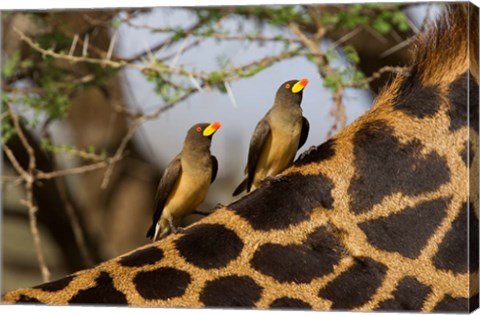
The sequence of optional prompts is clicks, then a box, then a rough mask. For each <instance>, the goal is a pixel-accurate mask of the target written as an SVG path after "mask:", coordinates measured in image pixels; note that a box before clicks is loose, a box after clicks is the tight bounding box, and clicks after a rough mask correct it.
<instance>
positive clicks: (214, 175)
mask: <svg viewBox="0 0 480 315" xmlns="http://www.w3.org/2000/svg"><path fill="white" fill-rule="evenodd" d="M210 158H211V159H212V180H211V182H210V183H213V181H214V180H215V178H217V172H218V161H217V158H216V157H215V156H214V155H210Z"/></svg>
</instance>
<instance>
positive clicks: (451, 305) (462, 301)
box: [433, 294, 478, 313]
mask: <svg viewBox="0 0 480 315" xmlns="http://www.w3.org/2000/svg"><path fill="white" fill-rule="evenodd" d="M476 297H477V299H478V295H477V296H476ZM471 302H472V301H470V300H469V299H467V298H454V297H452V296H450V295H448V294H447V295H445V297H444V298H443V300H441V301H440V302H438V303H437V305H435V308H434V309H433V310H434V311H439V312H462V313H469V312H471V311H473V310H474V308H472V306H473V303H471ZM477 305H478V301H477Z"/></svg>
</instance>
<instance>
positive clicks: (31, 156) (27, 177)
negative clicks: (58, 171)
mask: <svg viewBox="0 0 480 315" xmlns="http://www.w3.org/2000/svg"><path fill="white" fill-rule="evenodd" d="M7 107H8V112H9V114H10V117H11V118H12V121H13V125H14V127H15V130H16V133H17V136H18V138H19V139H20V142H21V143H22V145H23V147H24V148H25V150H26V151H27V154H28V171H26V170H24V169H23V168H22V167H21V166H20V163H19V162H18V161H17V159H16V158H15V155H14V154H13V152H12V151H11V150H10V149H9V148H8V146H7V145H6V144H4V145H3V149H4V151H5V153H6V155H7V157H8V159H9V160H10V162H11V163H12V165H13V167H14V168H15V170H16V171H17V172H18V173H19V174H20V176H22V179H23V181H24V184H25V190H26V199H25V200H23V201H22V203H23V204H24V205H25V206H26V207H27V209H28V216H29V222H30V230H31V232H32V237H33V242H34V244H35V252H36V254H37V260H38V264H39V267H40V271H41V273H42V279H43V281H44V282H48V281H49V280H50V271H49V269H48V267H47V263H46V260H45V256H44V254H43V250H42V243H41V239H40V233H39V230H38V225H37V215H36V213H37V210H38V208H37V206H36V204H35V201H34V198H33V184H34V182H35V177H34V176H35V169H36V159H35V152H34V150H33V148H32V146H31V145H30V144H29V143H28V141H27V139H26V137H25V134H24V133H23V130H22V128H21V126H20V120H19V117H18V115H17V113H16V112H15V111H14V110H13V109H12V105H11V104H10V103H7Z"/></svg>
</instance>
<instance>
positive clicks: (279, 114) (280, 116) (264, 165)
mask: <svg viewBox="0 0 480 315" xmlns="http://www.w3.org/2000/svg"><path fill="white" fill-rule="evenodd" d="M307 84H308V80H307V79H302V80H290V81H287V82H285V83H283V84H282V85H281V86H280V87H279V88H278V90H277V94H276V95H275V101H274V103H273V106H272V108H271V109H270V110H269V111H268V112H267V113H266V114H265V116H264V117H263V118H262V120H260V121H259V122H258V124H257V126H256V127H255V131H254V132H253V136H252V138H251V140H250V147H249V150H248V161H247V166H246V167H245V173H246V175H247V177H246V178H245V180H243V181H242V182H241V183H240V185H239V186H238V187H237V188H236V189H235V191H234V192H233V196H236V195H238V194H240V193H241V192H242V191H244V190H246V191H247V192H249V191H250V190H252V189H255V188H257V187H258V186H259V185H260V183H261V181H262V180H263V179H265V177H267V176H275V175H276V174H278V173H280V172H282V171H283V170H284V169H286V168H287V167H288V166H290V164H291V163H292V162H293V159H294V158H295V154H296V152H297V150H298V149H300V147H301V146H303V145H304V144H305V141H307V137H308V131H309V128H310V125H309V123H308V120H307V119H306V118H305V117H303V115H302V108H301V107H300V105H301V102H302V96H303V89H304V88H305V86H307Z"/></svg>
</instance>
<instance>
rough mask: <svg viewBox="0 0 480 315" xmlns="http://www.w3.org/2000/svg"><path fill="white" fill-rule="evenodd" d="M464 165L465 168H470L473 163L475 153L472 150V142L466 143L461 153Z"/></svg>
mask: <svg viewBox="0 0 480 315" xmlns="http://www.w3.org/2000/svg"><path fill="white" fill-rule="evenodd" d="M460 156H461V157H462V161H463V163H465V167H467V168H470V166H471V165H472V162H473V157H474V152H473V148H472V143H471V142H470V141H465V144H464V146H463V149H462V151H461V152H460Z"/></svg>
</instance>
